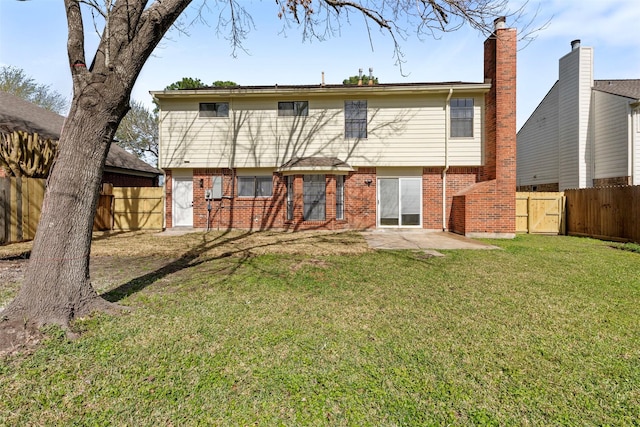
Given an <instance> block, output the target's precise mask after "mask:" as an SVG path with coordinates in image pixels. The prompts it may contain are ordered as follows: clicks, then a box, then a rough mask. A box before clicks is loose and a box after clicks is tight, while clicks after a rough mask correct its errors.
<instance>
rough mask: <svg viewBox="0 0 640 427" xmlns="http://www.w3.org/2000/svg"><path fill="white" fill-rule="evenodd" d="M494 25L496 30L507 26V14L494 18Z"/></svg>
mask: <svg viewBox="0 0 640 427" xmlns="http://www.w3.org/2000/svg"><path fill="white" fill-rule="evenodd" d="M493 27H494V28H495V29H496V30H503V29H505V28H507V17H506V16H498V17H497V18H496V19H494V20H493Z"/></svg>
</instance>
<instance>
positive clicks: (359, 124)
mask: <svg viewBox="0 0 640 427" xmlns="http://www.w3.org/2000/svg"><path fill="white" fill-rule="evenodd" d="M344 137H345V138H366V137H367V101H345V102H344Z"/></svg>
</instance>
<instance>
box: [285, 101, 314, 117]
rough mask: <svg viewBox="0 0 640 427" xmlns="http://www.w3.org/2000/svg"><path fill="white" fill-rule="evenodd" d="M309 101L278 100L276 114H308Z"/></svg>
mask: <svg viewBox="0 0 640 427" xmlns="http://www.w3.org/2000/svg"><path fill="white" fill-rule="evenodd" d="M308 115H309V101H286V102H278V116H308Z"/></svg>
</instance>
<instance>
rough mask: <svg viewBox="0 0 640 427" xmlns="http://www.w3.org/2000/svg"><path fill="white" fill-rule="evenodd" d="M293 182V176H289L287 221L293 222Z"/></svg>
mask: <svg viewBox="0 0 640 427" xmlns="http://www.w3.org/2000/svg"><path fill="white" fill-rule="evenodd" d="M293 180H294V176H293V175H289V176H287V221H293Z"/></svg>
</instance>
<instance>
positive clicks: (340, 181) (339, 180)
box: [336, 175, 344, 219]
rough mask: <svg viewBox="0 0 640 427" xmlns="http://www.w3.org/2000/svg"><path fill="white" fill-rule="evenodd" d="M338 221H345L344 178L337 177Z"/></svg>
mask: <svg viewBox="0 0 640 427" xmlns="http://www.w3.org/2000/svg"><path fill="white" fill-rule="evenodd" d="M336 219H344V176H343V175H336Z"/></svg>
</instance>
